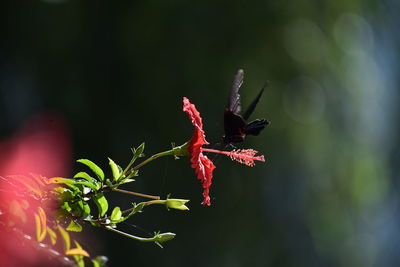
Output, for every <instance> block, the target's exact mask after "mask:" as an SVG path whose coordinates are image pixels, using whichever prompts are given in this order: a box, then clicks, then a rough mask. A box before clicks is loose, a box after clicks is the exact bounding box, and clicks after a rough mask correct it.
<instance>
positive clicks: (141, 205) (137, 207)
mask: <svg viewBox="0 0 400 267" xmlns="http://www.w3.org/2000/svg"><path fill="white" fill-rule="evenodd" d="M145 205H146V203H145V202H141V203H139V204H136V203H133V208H132V210H131V212H130V213H129V214H128V215H127V216H125V217H121V219H119V220H115V221H114V223H120V222H123V221H125V220H127V219H128V218H130V217H131V216H132V215H134V214H136V213H138V212H141V211H142V210H143V208H144V206H145Z"/></svg>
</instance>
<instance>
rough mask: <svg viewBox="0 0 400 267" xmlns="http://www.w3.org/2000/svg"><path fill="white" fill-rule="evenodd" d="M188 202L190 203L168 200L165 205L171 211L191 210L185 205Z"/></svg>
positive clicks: (186, 200) (184, 200)
mask: <svg viewBox="0 0 400 267" xmlns="http://www.w3.org/2000/svg"><path fill="white" fill-rule="evenodd" d="M187 202H189V200H188V199H174V198H171V199H167V200H166V203H165V205H166V206H167V207H168V208H171V209H177V210H189V208H188V207H187V206H186V205H185V204H186V203H187Z"/></svg>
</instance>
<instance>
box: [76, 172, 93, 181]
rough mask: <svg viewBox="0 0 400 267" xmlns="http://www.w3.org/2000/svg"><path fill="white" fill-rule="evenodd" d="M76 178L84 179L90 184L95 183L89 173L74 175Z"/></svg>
mask: <svg viewBox="0 0 400 267" xmlns="http://www.w3.org/2000/svg"><path fill="white" fill-rule="evenodd" d="M74 178H75V179H76V178H82V179H85V180H86V181H88V182H93V178H92V177H91V176H90V175H89V174H88V173H87V172H78V173H77V174H75V175H74Z"/></svg>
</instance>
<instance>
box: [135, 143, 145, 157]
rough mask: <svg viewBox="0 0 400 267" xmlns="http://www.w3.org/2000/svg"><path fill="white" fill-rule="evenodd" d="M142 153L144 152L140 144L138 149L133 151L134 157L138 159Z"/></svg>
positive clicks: (142, 145) (142, 144)
mask: <svg viewBox="0 0 400 267" xmlns="http://www.w3.org/2000/svg"><path fill="white" fill-rule="evenodd" d="M143 151H144V143H141V144H140V146H138V148H136V149H135V153H134V157H135V158H139V157H142V156H143Z"/></svg>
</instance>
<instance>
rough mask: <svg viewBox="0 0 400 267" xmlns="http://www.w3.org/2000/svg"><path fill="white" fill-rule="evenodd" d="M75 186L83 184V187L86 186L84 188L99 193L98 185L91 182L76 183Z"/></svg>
mask: <svg viewBox="0 0 400 267" xmlns="http://www.w3.org/2000/svg"><path fill="white" fill-rule="evenodd" d="M75 184H81V185H84V186H87V187H89V188H90V189H92V190H93V191H97V186H96V184H93V183H89V182H75Z"/></svg>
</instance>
